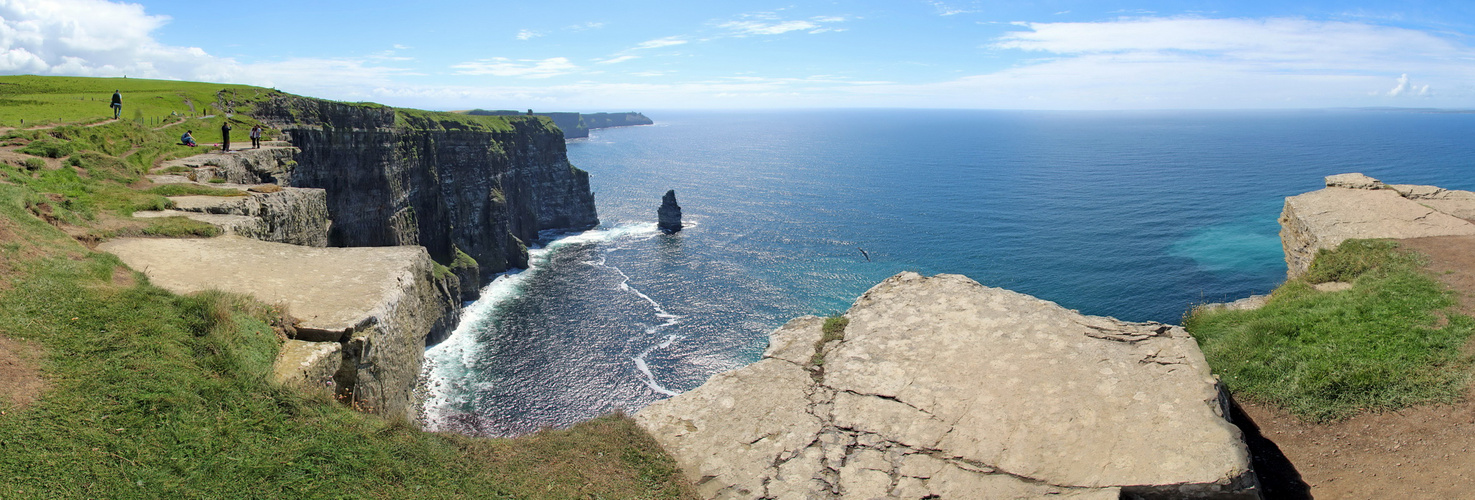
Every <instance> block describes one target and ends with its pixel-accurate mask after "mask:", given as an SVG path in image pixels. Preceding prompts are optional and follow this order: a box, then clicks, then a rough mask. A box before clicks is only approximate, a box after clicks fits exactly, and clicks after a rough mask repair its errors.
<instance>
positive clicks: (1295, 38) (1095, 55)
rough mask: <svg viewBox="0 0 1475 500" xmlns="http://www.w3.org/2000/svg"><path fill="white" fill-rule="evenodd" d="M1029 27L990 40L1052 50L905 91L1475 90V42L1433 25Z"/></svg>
mask: <svg viewBox="0 0 1475 500" xmlns="http://www.w3.org/2000/svg"><path fill="white" fill-rule="evenodd" d="M1020 25H1021V26H1022V27H1024V28H1027V29H1026V30H1022V31H1016V32H1013V33H1010V34H1007V35H1005V36H1003V37H1001V38H1000V39H998V40H996V41H995V42H994V43H992V44H990V45H988V46H986V47H985V48H991V49H995V50H1022V51H1025V52H1032V53H1038V54H1040V55H1041V56H1042V57H1041V58H1039V59H1036V60H1034V61H1028V62H1026V63H1024V64H1021V65H1018V66H1016V67H1013V68H1008V69H1005V70H1002V71H998V72H994V73H989V74H980V75H974V76H970V77H966V78H960V79H957V80H954V81H952V82H944V83H936V84H929V85H926V86H924V87H925V89H924V88H923V87H918V88H915V89H909V90H905V92H924V91H925V92H938V93H951V94H955V95H960V96H966V95H968V93H969V92H973V93H977V94H976V96H971V97H966V98H965V99H963V100H962V102H960V103H959V104H960V105H968V106H970V107H979V106H981V107H995V106H997V107H1048V108H1079V107H1087V108H1138V107H1152V108H1163V107H1185V108H1195V107H1209V108H1223V107H1319V106H1366V105H1378V104H1380V103H1379V102H1376V101H1368V100H1367V98H1368V96H1369V95H1370V94H1377V95H1384V96H1389V97H1392V96H1397V95H1410V94H1415V95H1432V90H1429V89H1433V88H1457V87H1463V88H1465V89H1466V90H1465V94H1466V95H1464V99H1465V100H1464V101H1463V102H1466V103H1468V102H1469V101H1470V99H1475V94H1471V93H1470V91H1469V89H1470V87H1471V82H1475V66H1472V65H1470V64H1468V62H1467V61H1470V60H1472V59H1475V50H1472V48H1471V47H1470V46H1468V45H1464V44H1462V43H1460V42H1458V41H1456V39H1452V38H1446V37H1444V36H1441V35H1438V34H1434V33H1431V32H1426V31H1419V30H1413V29H1406V28H1396V27H1389V26H1381V25H1375V24H1366V23H1352V22H1329V21H1312V20H1306V19H1280V18H1271V19H1202V18H1130V19H1120V20H1115V21H1107V22H1092V23H1021V24H1020ZM1405 72H1409V73H1412V72H1417V73H1418V74H1420V75H1421V76H1422V78H1423V79H1425V80H1426V81H1427V82H1428V83H1425V84H1423V85H1421V86H1417V87H1416V86H1413V85H1412V84H1409V85H1408V86H1407V88H1403V87H1404V85H1403V82H1401V81H1400V84H1399V87H1396V88H1395V89H1394V90H1395V92H1389V91H1387V88H1388V87H1387V86H1386V85H1387V81H1388V80H1387V78H1390V75H1397V74H1400V73H1405ZM1400 88H1402V90H1399V89H1400ZM965 89H966V90H965ZM898 91H903V90H901V89H898ZM1455 94H1457V92H1442V93H1441V94H1440V95H1441V96H1443V97H1456V96H1455ZM989 95H995V96H1012V97H1010V98H1007V99H990V98H988V97H986V96H989ZM1010 100H1012V103H1011V102H1009V101H1010ZM1451 102H1452V103H1453V101H1451ZM1467 105H1468V104H1467Z"/></svg>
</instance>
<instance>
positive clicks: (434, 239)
mask: <svg viewBox="0 0 1475 500" xmlns="http://www.w3.org/2000/svg"><path fill="white" fill-rule="evenodd" d="M386 109H387V108H382V107H377V106H369V105H351V104H344V103H324V102H316V101H312V102H305V101H303V100H302V99H298V98H282V99H278V100H276V101H273V103H272V104H270V105H263V106H258V110H257V114H258V115H259V117H260V118H262V119H263V120H267V121H268V122H270V123H279V126H280V127H282V128H284V129H285V131H286V132H287V134H288V135H289V136H290V137H291V142H292V144H293V145H294V146H296V147H298V148H300V149H301V153H300V154H298V155H297V156H296V162H297V164H296V166H295V168H294V169H293V172H292V175H291V181H290V184H291V185H292V186H297V187H313V188H322V189H326V190H327V195H328V210H329V212H330V213H331V214H332V218H333V227H332V231H331V234H330V238H329V239H330V244H331V245H334V246H389V245H420V246H423V247H425V249H426V250H427V251H428V252H429V253H430V256H431V257H432V258H433V259H435V260H436V261H438V262H441V263H443V264H446V263H450V262H451V261H452V260H453V259H454V258H455V251H456V250H458V249H459V250H460V251H462V252H464V253H466V254H467V255H468V256H470V257H471V258H472V259H474V260H475V261H476V262H477V263H479V265H480V268H481V270H480V272H481V274H482V276H487V275H489V274H491V273H495V272H500V271H503V270H506V269H508V268H510V267H522V266H525V265H526V259H527V252H526V244H528V243H529V242H532V241H534V240H535V239H537V238H538V233H539V231H543V230H550V229H583V228H588V227H593V226H594V225H596V224H598V222H599V220H598V216H597V215H596V213H595V208H594V196H593V193H591V192H590V190H589V176H588V174H587V173H586V172H584V171H582V170H579V169H577V168H574V166H573V165H571V164H569V162H568V158H567V155H566V150H565V146H564V142H563V137H562V135H561V134H560V133H559V131H558V130H557V129H556V128H555V127H553V126H552V124H551V123H550V122H548V121H547V120H546V119H543V118H539V117H528V116H508V117H466V116H454V115H451V116H454V119H450V118H443V117H442V116H441V115H438V114H435V113H421V112H409V111H403V112H401V113H400V114H396V112H395V111H394V110H392V109H391V110H389V111H387V112H386V111H385V110H386Z"/></svg>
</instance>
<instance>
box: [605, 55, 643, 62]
mask: <svg viewBox="0 0 1475 500" xmlns="http://www.w3.org/2000/svg"><path fill="white" fill-rule="evenodd" d="M639 58H640V56H631V55H624V56H618V57H611V58H609V59H603V60H600V61H597V63H598V64H618V63H622V62H625V61H629V60H631V59H639Z"/></svg>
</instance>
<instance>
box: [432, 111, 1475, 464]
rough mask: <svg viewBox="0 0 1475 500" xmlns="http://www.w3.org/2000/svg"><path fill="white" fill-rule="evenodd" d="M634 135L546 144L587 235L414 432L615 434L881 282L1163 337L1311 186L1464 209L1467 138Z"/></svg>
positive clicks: (462, 368) (829, 131)
mask: <svg viewBox="0 0 1475 500" xmlns="http://www.w3.org/2000/svg"><path fill="white" fill-rule="evenodd" d="M647 114H648V115H649V116H651V117H652V118H653V119H654V120H655V121H656V124H655V125H652V126H642V127H626V128H614V129H602V130H594V131H592V135H591V137H590V138H589V139H581V140H575V141H571V142H570V143H569V146H568V149H569V159H570V160H571V161H572V162H573V163H574V164H575V165H577V166H578V167H580V168H582V169H584V170H588V171H589V172H590V174H591V179H592V183H593V188H594V190H595V198H596V200H597V204H598V208H599V215H600V219H601V220H602V221H603V224H602V225H601V226H600V227H599V228H597V229H595V230H592V231H588V232H585V233H580V234H572V235H562V236H559V237H557V239H551V242H550V243H547V244H546V245H545V246H544V247H543V248H540V249H538V250H535V251H534V258H533V261H534V264H533V265H532V267H531V268H530V269H528V270H525V271H522V272H520V273H516V274H509V275H506V276H503V277H501V278H499V279H498V280H497V281H495V282H494V283H492V284H491V285H490V286H489V287H488V288H487V290H486V291H485V292H484V297H483V298H482V299H481V300H480V301H478V302H477V303H475V304H473V305H471V306H470V307H469V308H468V309H467V310H466V313H465V320H464V321H463V324H462V325H461V326H460V328H459V329H458V330H457V332H456V333H455V334H453V336H452V337H451V338H450V339H449V340H447V341H446V342H444V343H442V344H440V345H439V346H436V347H435V348H432V349H431V350H430V351H429V352H428V353H427V359H428V360H429V362H430V365H431V369H430V370H429V382H430V384H431V398H430V400H429V401H428V403H427V405H426V408H427V415H428V418H429V423H430V426H431V427H432V428H435V429H439V430H452V431H458V432H464V433H470V434H479V435H499V436H506V435H517V434H522V433H527V432H531V431H534V430H537V429H540V428H543V427H547V426H555V427H557V426H565V425H568V424H571V423H574V422H578V421H581V420H585V419H589V418H592V417H595V416H598V415H600V414H603V413H606V412H610V411H614V410H623V411H626V412H634V411H636V410H639V409H640V408H643V407H644V406H646V405H647V404H649V403H651V402H652V401H655V400H658V399H661V398H665V397H668V396H670V395H672V394H676V393H679V392H682V391H686V390H689V389H692V388H694V387H696V386H698V385H700V384H701V383H702V382H703V381H704V380H706V378H707V377H708V376H710V375H712V374H714V373H717V372H720V371H724V370H729V369H732V368H736V367H739V366H742V365H744V364H747V363H751V362H753V361H755V360H756V359H758V357H759V355H760V354H761V353H762V351H763V349H764V347H765V346H766V343H767V334H768V332H769V331H771V330H773V329H774V328H776V327H777V326H779V325H781V324H783V323H784V322H785V321H787V320H789V319H790V318H793V317H795V316H799V315H805V314H815V315H828V314H833V313H837V312H842V311H844V310H845V309H846V308H847V307H848V306H849V304H850V303H851V302H852V301H853V300H854V299H855V298H856V297H857V296H858V295H860V294H861V293H862V292H864V291H865V290H866V289H868V288H869V287H871V286H872V285H874V284H876V283H877V282H879V281H881V280H882V279H885V278H886V277H887V276H890V275H893V274H895V273H898V272H901V271H917V272H920V273H923V274H928V275H931V274H936V273H956V274H963V275H966V276H968V277H970V278H973V279H974V280H977V281H979V282H980V283H983V284H985V285H988V286H995V287H1003V288H1008V289H1011V290H1016V291H1019V292H1023V293H1027V294H1030V295H1034V296H1036V297H1040V298H1043V299H1047V300H1051V301H1054V302H1057V303H1059V304H1061V305H1063V306H1065V307H1068V308H1072V309H1077V310H1080V311H1081V312H1083V313H1086V314H1095V315H1108V316H1115V317H1117V318H1121V319H1124V320H1131V321H1149V320H1151V321H1162V322H1170V323H1176V322H1178V321H1179V320H1180V318H1181V316H1182V314H1183V312H1184V311H1185V310H1186V309H1187V308H1189V307H1190V306H1191V305H1193V304H1196V303H1202V302H1218V301H1225V300H1234V299H1238V298H1242V297H1245V296H1248V295H1251V294H1258V293H1265V292H1267V291H1269V290H1271V289H1272V288H1274V287H1275V286H1276V285H1277V284H1279V282H1280V281H1281V280H1282V279H1283V277H1284V273H1285V263H1284V261H1283V256H1282V254H1281V249H1280V241H1279V237H1278V236H1277V232H1278V231H1279V225H1278V223H1277V222H1276V217H1277V216H1278V215H1279V213H1280V209H1281V205H1282V203H1283V200H1284V198H1285V197H1286V196H1292V195H1295V194H1299V193H1302V192H1306V191H1311V190H1315V189H1319V188H1321V187H1322V177H1324V176H1326V175H1331V174H1337V173H1343V172H1363V173H1366V174H1368V175H1371V176H1373V177H1376V178H1379V179H1382V180H1384V181H1386V182H1389V183H1399V184H1433V185H1439V186H1442V187H1447V188H1456V189H1475V140H1472V138H1475V114H1453V113H1420V112H1411V111H1389V110H1321V111H1222V112H1205V111H1193V112H1165V111H1154V112H1119V111H1118V112H1039V111H1028V112H1026V111H939V110H845V111H778V112H775V111H765V112H720V113H718V112H663V113H647ZM668 189H675V190H676V194H677V198H678V200H679V201H680V204H681V206H682V209H683V212H684V214H685V221H686V223H687V225H688V227H687V228H686V230H684V231H682V232H680V233H679V234H676V235H670V236H667V235H662V234H660V233H659V232H657V231H656V230H655V217H656V208H657V207H658V206H659V205H660V199H661V195H662V194H664V193H665V192H666V190H668ZM861 249H864V250H865V253H866V254H868V255H869V259H870V260H869V261H868V260H867V259H866V257H865V256H864V255H863V254H862V252H861Z"/></svg>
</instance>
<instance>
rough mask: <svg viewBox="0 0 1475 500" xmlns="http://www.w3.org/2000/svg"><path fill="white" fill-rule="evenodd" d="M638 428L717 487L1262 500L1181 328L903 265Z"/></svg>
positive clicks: (796, 494) (783, 333)
mask: <svg viewBox="0 0 1475 500" xmlns="http://www.w3.org/2000/svg"><path fill="white" fill-rule="evenodd" d="M845 317H846V318H848V319H849V325H848V326H847V327H846V328H845V330H844V334H843V338H841V339H836V340H829V341H827V342H823V343H822V341H824V340H825V337H824V332H823V331H822V330H823V324H824V320H823V319H821V318H814V317H805V318H799V319H796V320H794V321H791V322H789V323H788V324H786V325H784V326H783V327H782V328H780V329H778V330H777V331H775V332H774V333H773V334H772V335H771V337H770V345H769V348H768V350H767V351H766V352H765V353H764V357H763V359H761V360H760V361H758V362H756V363H754V364H752V365H749V366H747V367H744V368H741V369H737V370H733V371H731V372H727V373H722V374H719V375H716V376H714V377H712V378H711V379H710V380H708V381H707V383H706V384H704V385H702V386H701V387H699V388H697V389H695V390H693V391H691V392H688V393H686V394H682V395H680V396H676V397H673V398H671V399H668V400H665V401H662V402H658V403H656V404H653V405H651V406H650V407H648V408H646V409H645V410H642V411H641V412H640V413H638V414H637V415H636V417H635V419H636V421H637V422H638V423H639V424H640V425H641V426H642V427H644V428H645V429H646V430H647V431H649V432H650V433H651V435H653V436H655V438H656V439H657V440H658V441H660V442H661V444H662V446H663V447H665V449H666V450H667V451H668V452H669V453H670V454H671V455H672V456H673V457H675V459H676V460H677V462H678V463H679V464H680V466H681V467H682V470H683V471H684V472H685V473H686V475H687V477H688V478H690V479H691V480H692V481H693V483H695V484H696V485H697V487H698V488H699V490H700V492H701V493H702V495H703V496H705V497H707V498H783V499H788V498H841V497H844V498H910V499H919V498H958V499H975V498H991V499H992V498H1038V497H1045V496H1048V497H1049V498H1101V499H1116V498H1119V497H1121V496H1124V495H1125V496H1127V497H1144V498H1233V499H1239V498H1258V493H1257V492H1256V481H1255V476H1254V473H1253V472H1252V471H1251V470H1250V468H1249V457H1248V454H1247V452H1246V449H1245V445H1244V443H1243V441H1242V440H1241V437H1240V433H1239V430H1238V429H1236V428H1235V427H1234V426H1233V425H1231V424H1230V423H1229V422H1228V421H1227V420H1226V419H1225V416H1224V415H1225V410H1224V402H1223V400H1222V399H1221V398H1222V394H1221V392H1220V390H1219V387H1218V385H1217V381H1216V379H1215V378H1214V377H1213V376H1212V375H1211V374H1210V372H1209V367H1208V365H1207V363H1206V362H1205V361H1204V358H1203V355H1202V354H1201V353H1200V352H1199V349H1198V345H1197V343H1196V342H1195V341H1194V340H1193V339H1192V338H1191V337H1189V336H1188V334H1187V333H1186V332H1185V331H1184V330H1183V329H1182V328H1181V327H1177V326H1170V325H1164V324H1158V323H1127V322H1121V321H1117V320H1115V319H1112V318H1104V317H1095V316H1084V315H1081V314H1079V313H1076V312H1075V311H1071V310H1067V309H1065V308H1062V307H1060V306H1058V305H1056V304H1054V303H1051V302H1047V301H1043V300H1039V299H1036V298H1034V297H1030V296H1027V295H1023V294H1019V293H1015V292H1011V291H1008V290H1003V289H998V288H988V287H984V286H982V285H979V284H978V283H976V282H974V281H972V280H969V279H968V278H966V277H963V276H956V275H939V276H936V277H932V278H924V277H922V276H920V275H917V274H914V273H902V274H899V275H896V276H893V277H891V278H889V279H887V280H886V281H884V282H882V283H881V284H879V285H877V286H876V287H874V288H872V289H871V290H870V291H868V292H866V293H865V295H863V296H861V298H860V299H859V300H858V301H857V302H856V303H855V305H854V306H853V307H851V308H850V310H849V311H848V312H846V314H845Z"/></svg>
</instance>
